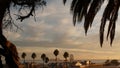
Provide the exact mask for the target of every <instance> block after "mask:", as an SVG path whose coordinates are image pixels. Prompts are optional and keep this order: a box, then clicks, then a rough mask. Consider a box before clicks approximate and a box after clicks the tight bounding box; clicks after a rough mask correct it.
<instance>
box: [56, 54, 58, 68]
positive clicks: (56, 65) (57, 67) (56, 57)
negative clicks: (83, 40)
mask: <svg viewBox="0 0 120 68" xmlns="http://www.w3.org/2000/svg"><path fill="white" fill-rule="evenodd" d="M56 68H58V66H57V56H56Z"/></svg>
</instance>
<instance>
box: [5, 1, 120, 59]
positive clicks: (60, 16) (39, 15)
mask: <svg viewBox="0 0 120 68" xmlns="http://www.w3.org/2000/svg"><path fill="white" fill-rule="evenodd" d="M47 1H48V2H47V6H46V7H44V8H43V9H40V8H38V9H37V10H36V16H35V18H36V21H35V20H34V17H30V18H28V19H26V20H24V21H23V22H19V21H15V22H16V23H17V25H19V26H20V27H21V29H22V31H21V30H18V31H17V32H15V31H9V30H4V34H5V36H6V37H7V38H8V40H10V41H12V42H13V43H14V44H15V45H16V47H17V49H18V52H19V56H20V57H21V53H23V52H26V54H27V59H31V54H32V53H33V52H35V53H36V54H37V58H36V59H40V56H41V54H42V53H45V54H46V55H47V56H48V57H49V58H51V59H52V58H55V57H54V54H53V51H54V50H55V49H58V50H59V52H60V54H59V55H58V57H59V58H60V59H64V58H63V53H64V52H68V53H69V54H73V55H74V59H120V53H119V52H120V46H119V42H120V31H119V29H120V24H119V21H120V18H118V20H117V25H116V26H117V27H116V35H115V40H114V42H113V45H112V47H111V46H110V44H109V43H110V42H109V40H108V41H106V39H105V41H104V44H103V47H102V48H101V47H100V43H99V26H100V19H101V16H102V13H103V9H104V6H105V5H106V4H107V2H105V3H104V5H103V6H102V9H101V10H100V11H99V13H98V14H97V16H96V18H95V19H94V22H93V25H92V27H91V28H90V29H89V30H88V34H87V36H86V35H85V31H84V27H83V21H82V22H81V23H79V24H77V25H76V26H73V22H72V14H71V13H70V2H71V0H69V1H68V2H67V3H66V5H65V6H64V5H63V2H62V0H47ZM14 12H17V11H13V12H12V14H13V15H14ZM119 16H120V14H119ZM13 17H14V16H13ZM106 29H107V28H106ZM106 32H107V31H106Z"/></svg>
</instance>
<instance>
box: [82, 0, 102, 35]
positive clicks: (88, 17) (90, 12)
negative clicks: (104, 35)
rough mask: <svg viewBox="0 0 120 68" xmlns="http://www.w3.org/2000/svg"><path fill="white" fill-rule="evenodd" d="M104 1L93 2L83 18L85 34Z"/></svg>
mask: <svg viewBox="0 0 120 68" xmlns="http://www.w3.org/2000/svg"><path fill="white" fill-rule="evenodd" d="M103 2H104V0H93V1H92V3H91V5H90V8H89V10H88V13H87V15H86V16H85V22H84V28H85V33H87V30H88V28H89V27H90V26H91V25H92V22H93V20H94V18H95V16H96V14H97V12H98V11H99V9H100V8H101V6H102V4H103Z"/></svg>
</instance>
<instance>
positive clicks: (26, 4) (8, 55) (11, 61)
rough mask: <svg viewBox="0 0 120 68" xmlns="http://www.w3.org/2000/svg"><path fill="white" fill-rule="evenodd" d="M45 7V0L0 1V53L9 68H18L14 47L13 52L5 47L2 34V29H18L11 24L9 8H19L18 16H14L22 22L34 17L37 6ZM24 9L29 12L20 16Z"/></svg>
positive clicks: (5, 41)
mask: <svg viewBox="0 0 120 68" xmlns="http://www.w3.org/2000/svg"><path fill="white" fill-rule="evenodd" d="M45 5H46V1H45V0H0V45H1V47H2V49H0V50H1V51H4V52H1V51H0V52H1V55H2V56H4V57H5V61H6V63H7V65H8V66H9V67H10V68H19V63H20V62H19V59H18V58H19V56H18V54H17V50H16V48H15V45H14V48H15V50H14V49H11V48H10V47H9V46H7V42H8V40H7V38H6V37H5V36H4V34H3V28H8V29H11V27H12V26H15V27H16V28H17V29H18V28H19V27H18V26H16V25H15V23H14V22H13V19H12V17H11V13H10V11H11V10H10V7H16V6H19V8H17V9H18V10H19V11H18V14H16V16H18V18H17V19H19V20H21V21H23V20H24V19H26V18H29V17H30V16H33V15H34V13H35V8H36V7H37V6H40V7H43V6H45ZM24 9H30V12H28V13H26V15H21V14H20V13H22V10H24ZM11 44H13V43H11ZM12 51H13V52H12ZM15 53H16V54H15ZM0 67H1V66H0Z"/></svg>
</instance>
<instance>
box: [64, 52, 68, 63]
mask: <svg viewBox="0 0 120 68" xmlns="http://www.w3.org/2000/svg"><path fill="white" fill-rule="evenodd" d="M63 57H64V58H65V61H66V62H67V58H68V57H69V53H68V52H64V54H63Z"/></svg>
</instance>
